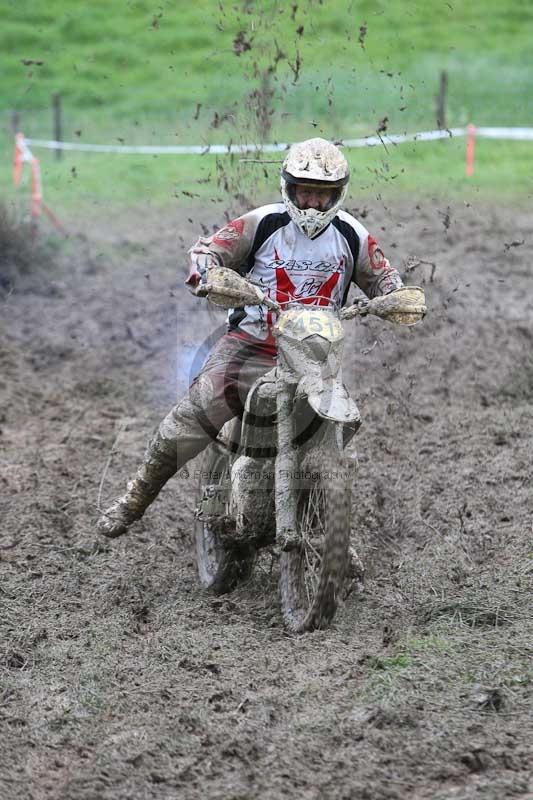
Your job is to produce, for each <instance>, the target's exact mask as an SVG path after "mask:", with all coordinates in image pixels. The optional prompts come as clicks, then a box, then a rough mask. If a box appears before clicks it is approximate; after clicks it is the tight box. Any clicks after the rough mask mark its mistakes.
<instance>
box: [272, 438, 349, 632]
mask: <svg viewBox="0 0 533 800" xmlns="http://www.w3.org/2000/svg"><path fill="white" fill-rule="evenodd" d="M301 472H302V473H303V476H304V479H303V480H301V481H299V487H298V490H297V492H296V498H297V499H296V502H297V506H296V512H297V514H296V515H297V525H298V531H297V534H298V535H297V539H298V546H297V547H294V548H292V549H291V550H287V551H284V552H283V553H282V554H281V560H280V595H281V607H282V612H283V619H284V622H285V625H286V626H287V628H288V629H289V630H290V631H292V632H294V633H302V632H303V631H312V630H314V629H315V628H324V627H326V626H327V625H329V623H330V622H331V620H332V619H333V617H334V615H335V612H336V610H337V604H338V601H339V599H340V595H341V592H342V588H343V584H344V581H345V576H346V571H347V567H348V564H349V546H350V500H351V474H350V470H349V468H348V465H347V462H346V460H345V459H344V457H343V455H342V453H341V452H339V451H337V450H336V448H335V447H334V446H331V447H330V449H329V451H327V452H323V451H321V452H320V456H319V458H317V459H315V460H313V461H311V460H309V458H308V459H306V461H305V462H304V464H303V465H302V470H301Z"/></svg>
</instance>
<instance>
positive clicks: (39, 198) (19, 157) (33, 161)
mask: <svg viewBox="0 0 533 800" xmlns="http://www.w3.org/2000/svg"><path fill="white" fill-rule="evenodd" d="M24 163H29V165H30V170H31V216H32V219H33V220H34V222H37V220H38V218H39V217H40V216H41V213H42V212H43V211H44V213H45V214H46V216H47V217H48V218H49V219H50V220H51V221H52V223H53V224H54V225H55V226H56V228H57V229H58V230H60V231H61V232H62V233H66V231H65V228H64V227H63V225H62V224H61V223H60V222H59V220H58V218H57V217H56V215H55V214H54V213H53V211H51V209H49V208H48V206H47V205H45V203H43V184H42V180H41V166H40V164H39V159H38V158H37V157H36V156H34V155H33V153H32V152H31V150H30V148H29V147H28V143H27V141H26V139H25V137H24V134H23V133H17V134H16V135H15V155H14V159H13V183H14V185H15V186H19V185H20V181H21V179H22V168H23V165H24Z"/></svg>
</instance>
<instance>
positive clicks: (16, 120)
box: [11, 111, 20, 133]
mask: <svg viewBox="0 0 533 800" xmlns="http://www.w3.org/2000/svg"><path fill="white" fill-rule="evenodd" d="M19 127H20V114H19V112H18V111H12V112H11V130H12V131H13V133H18V132H19Z"/></svg>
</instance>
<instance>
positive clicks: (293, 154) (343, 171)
mask: <svg viewBox="0 0 533 800" xmlns="http://www.w3.org/2000/svg"><path fill="white" fill-rule="evenodd" d="M349 179H350V170H349V168H348V162H347V161H346V159H345V157H344V155H343V154H342V153H341V151H340V150H339V148H338V147H336V146H335V145H334V144H332V143H331V142H328V141H326V139H319V138H316V139H307V140H306V141H305V142H299V143H298V144H293V145H292V147H291V148H290V149H289V152H288V153H287V156H286V158H285V161H284V162H283V166H282V168H281V195H282V197H283V202H284V203H285V208H286V209H287V212H288V214H289V216H290V218H291V219H292V221H293V222H294V223H295V224H296V225H297V226H298V227H299V228H300V230H301V231H302V233H304V234H305V235H306V236H308V237H309V239H314V238H315V236H318V234H319V233H320V232H321V231H323V230H324V228H325V227H326V226H327V225H329V223H330V222H331V220H332V219H333V218H334V217H335V215H336V213H337V211H338V210H339V208H340V207H341V205H342V203H343V202H344V198H345V197H346V192H347V190H348V181H349ZM297 183H298V184H309V185H314V186H320V187H322V188H324V187H328V188H331V189H334V190H335V191H334V193H333V198H332V200H331V203H330V206H329V208H327V209H326V211H318V210H317V209H315V208H306V209H301V208H298V206H297V205H296V202H295V185H296V184H297Z"/></svg>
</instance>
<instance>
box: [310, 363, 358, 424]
mask: <svg viewBox="0 0 533 800" xmlns="http://www.w3.org/2000/svg"><path fill="white" fill-rule="evenodd" d="M296 397H297V398H298V399H299V398H301V397H306V398H307V402H308V403H309V405H310V406H311V408H312V409H313V411H314V412H315V414H318V415H319V416H320V417H323V419H328V420H332V421H333V422H343V423H345V424H348V425H350V427H355V428H358V427H359V425H360V424H361V415H360V414H359V409H358V408H357V406H356V404H355V403H354V401H353V400H352V398H351V397H350V395H349V394H348V391H347V389H346V387H345V386H344V384H343V383H342V382H341V381H339V380H338V379H337V378H330V379H328V380H325V381H324V380H322V379H318V380H317V377H316V375H312V376H310V375H306V376H304V377H303V378H302V379H301V380H300V382H299V383H298V387H297V389H296Z"/></svg>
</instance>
